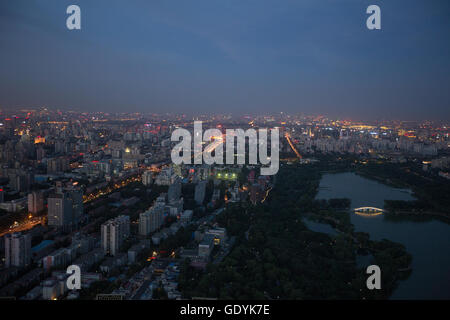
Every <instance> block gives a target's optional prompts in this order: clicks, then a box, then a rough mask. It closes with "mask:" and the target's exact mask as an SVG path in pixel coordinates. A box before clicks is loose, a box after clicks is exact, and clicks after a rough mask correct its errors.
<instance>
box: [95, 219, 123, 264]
mask: <svg viewBox="0 0 450 320" xmlns="http://www.w3.org/2000/svg"><path fill="white" fill-rule="evenodd" d="M129 235H130V217H129V216H118V217H117V218H114V219H111V220H108V221H106V222H105V223H104V224H102V226H101V239H102V248H103V252H104V253H105V254H109V255H112V256H115V255H116V254H117V253H118V252H119V251H120V248H121V246H122V244H123V241H124V240H125V239H126V238H128V236H129Z"/></svg>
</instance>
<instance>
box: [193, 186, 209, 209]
mask: <svg viewBox="0 0 450 320" xmlns="http://www.w3.org/2000/svg"><path fill="white" fill-rule="evenodd" d="M206 183H207V182H206V181H200V182H199V183H198V184H197V185H196V186H195V202H197V204H202V203H203V201H204V200H205V193H206Z"/></svg>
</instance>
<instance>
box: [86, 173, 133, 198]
mask: <svg viewBox="0 0 450 320" xmlns="http://www.w3.org/2000/svg"><path fill="white" fill-rule="evenodd" d="M137 181H141V176H140V175H138V176H135V177H130V178H127V179H125V180H122V181H118V182H115V183H114V184H113V185H112V186H108V187H106V188H104V189H100V190H97V191H95V192H92V193H90V194H87V195H83V203H87V202H90V201H92V200H95V199H98V198H99V197H102V196H106V195H108V194H110V193H112V192H114V191H115V190H118V189H121V188H123V187H126V186H127V185H129V184H130V183H132V182H137Z"/></svg>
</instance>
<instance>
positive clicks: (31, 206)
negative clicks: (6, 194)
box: [28, 191, 44, 213]
mask: <svg viewBox="0 0 450 320" xmlns="http://www.w3.org/2000/svg"><path fill="white" fill-rule="evenodd" d="M42 210H44V195H43V193H42V191H33V192H32V193H29V194H28V211H29V212H31V213H39V212H41V211H42Z"/></svg>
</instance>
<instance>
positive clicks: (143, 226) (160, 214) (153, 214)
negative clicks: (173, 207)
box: [139, 203, 165, 236]
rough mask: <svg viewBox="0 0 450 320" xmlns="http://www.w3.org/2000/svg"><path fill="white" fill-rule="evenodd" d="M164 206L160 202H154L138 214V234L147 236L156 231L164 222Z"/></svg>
mask: <svg viewBox="0 0 450 320" xmlns="http://www.w3.org/2000/svg"><path fill="white" fill-rule="evenodd" d="M164 208H165V206H164V205H162V204H158V203H157V204H155V205H154V206H153V207H151V208H150V209H149V210H147V211H146V212H144V213H141V214H140V216H139V234H140V235H141V236H147V235H149V234H150V233H152V232H154V231H156V230H157V229H158V228H159V227H161V226H162V224H163V223H164Z"/></svg>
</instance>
